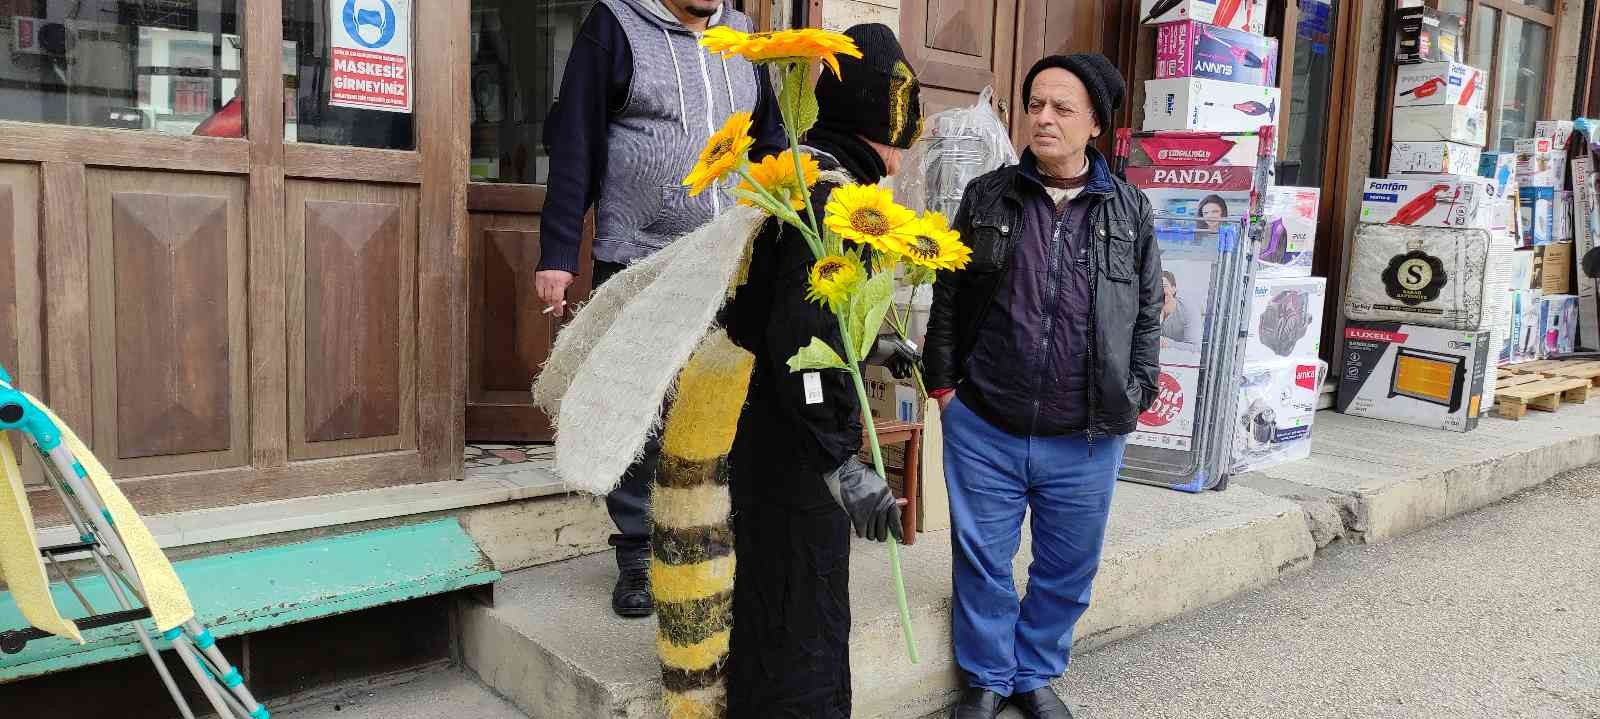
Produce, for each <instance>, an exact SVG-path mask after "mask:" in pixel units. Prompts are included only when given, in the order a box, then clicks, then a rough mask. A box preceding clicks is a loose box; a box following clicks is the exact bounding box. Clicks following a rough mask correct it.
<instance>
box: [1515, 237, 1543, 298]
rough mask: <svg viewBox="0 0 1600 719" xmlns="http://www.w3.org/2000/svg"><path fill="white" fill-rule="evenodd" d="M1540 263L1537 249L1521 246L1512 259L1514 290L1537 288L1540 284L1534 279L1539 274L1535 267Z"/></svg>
mask: <svg viewBox="0 0 1600 719" xmlns="http://www.w3.org/2000/svg"><path fill="white" fill-rule="evenodd" d="M1538 264H1539V254H1538V250H1537V249H1529V248H1521V249H1518V250H1517V254H1516V255H1515V256H1514V257H1513V258H1512V261H1511V282H1510V283H1509V284H1510V285H1511V289H1512V291H1516V290H1531V289H1536V288H1537V287H1538V286H1539V284H1538V282H1536V281H1535V280H1534V278H1535V277H1536V276H1537V273H1536V272H1535V269H1536V268H1537V267H1538Z"/></svg>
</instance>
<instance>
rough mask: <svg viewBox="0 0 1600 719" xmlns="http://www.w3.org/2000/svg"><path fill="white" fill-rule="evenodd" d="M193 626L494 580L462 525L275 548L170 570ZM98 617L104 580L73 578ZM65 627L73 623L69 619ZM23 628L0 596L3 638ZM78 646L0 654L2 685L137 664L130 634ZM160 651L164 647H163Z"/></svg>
mask: <svg viewBox="0 0 1600 719" xmlns="http://www.w3.org/2000/svg"><path fill="white" fill-rule="evenodd" d="M174 567H175V568H176V569H177V570H178V576H179V577H180V578H182V579H183V584H184V586H185V587H186V588H187V589H188V590H189V597H190V599H191V600H192V601H193V604H194V609H195V613H196V618H197V619H199V620H200V621H201V622H202V623H204V624H205V625H206V626H207V627H209V628H210V629H211V631H212V633H213V634H215V635H217V636H218V637H232V636H238V635H241V634H250V633H252V632H259V631H261V630H264V629H271V628H273V627H281V626H284V625H287V624H295V623H299V622H305V621H310V620H312V619H321V618H323V617H329V616H333V615H335V614H345V613H349V612H354V611H360V610H362V609H369V608H372V607H376V606H381V605H384V604H393V603H395V602H403V601H406V600H408V599H417V598H419V597H426V596H432V595H435V594H443V593H445V592H450V591H454V590H457V589H464V588H466V587H473V586H479V585H484V584H492V583H494V582H495V581H498V580H499V579H500V572H499V571H497V570H496V569H495V568H494V565H493V564H492V563H490V561H489V559H488V558H487V557H485V556H484V554H483V552H482V551H481V550H479V549H478V545H477V544H475V543H474V542H473V541H472V538H471V537H470V536H468V535H467V533H466V531H465V530H463V529H462V528H461V524H460V523H459V522H457V521H456V520H454V519H444V520H439V521H434V522H427V523H423V524H413V525H409V526H404V527H392V528H388V529H375V530H371V531H367V532H357V533H354V534H345V535H340V536H336V537H327V538H324V539H316V540H312V541H308V542H299V543H296V544H286V545H283V546H279V547H266V548H263V549H253V550H250V551H246V552H239V553H237V554H221V555H216V556H210V557H201V558H198V559H191V560H188V561H183V562H177V563H175V564H174ZM74 582H75V583H76V584H77V586H78V589H79V590H80V591H82V592H83V593H84V595H85V596H87V597H88V599H89V602H90V603H91V604H93V605H94V608H95V609H96V610H97V611H100V612H106V611H112V610H115V609H117V608H118V607H117V604H116V600H115V599H114V598H113V597H112V596H111V591H110V589H109V588H107V586H106V584H105V581H104V580H103V579H101V578H100V577H98V576H96V577H93V578H87V577H86V578H84V579H81V580H80V579H77V578H74ZM51 591H52V593H53V594H54V596H55V600H56V606H58V607H60V608H61V610H62V611H63V612H66V613H68V614H69V615H70V616H71V617H77V616H83V615H84V612H83V607H82V605H81V604H79V603H78V600H77V599H76V598H75V597H73V595H72V592H71V591H70V590H69V589H68V588H67V586H66V585H65V584H61V583H59V582H58V583H56V584H53V585H51ZM69 618H70V617H69ZM25 626H27V622H25V621H24V620H23V618H22V614H21V613H20V612H18V611H17V605H16V602H15V601H13V600H12V598H11V593H10V592H5V593H0V630H10V629H19V628H22V627H25ZM84 639H85V641H86V642H87V643H86V644H84V645H81V646H80V645H78V644H74V643H72V642H70V641H67V640H65V639H59V638H56V637H49V638H46V639H40V640H36V641H33V642H29V643H28V646H27V648H26V649H24V650H23V651H22V652H21V653H18V654H0V683H5V682H13V681H17V680H20V679H26V678H28V677H34V676H39V675H42V674H49V673H52V672H58V671H62V670H64V669H73V668H76V667H82V666H88V665H91V664H99V663H101V662H109V661H114V660H117V659H123V658H126V657H132V656H137V655H141V654H143V653H144V650H143V649H141V648H140V647H139V640H138V637H137V636H135V634H134V631H133V628H132V627H131V626H128V625H121V626H116V627H106V628H103V629H96V630H91V631H88V632H84ZM160 645H161V647H162V648H163V649H165V648H166V643H165V642H160Z"/></svg>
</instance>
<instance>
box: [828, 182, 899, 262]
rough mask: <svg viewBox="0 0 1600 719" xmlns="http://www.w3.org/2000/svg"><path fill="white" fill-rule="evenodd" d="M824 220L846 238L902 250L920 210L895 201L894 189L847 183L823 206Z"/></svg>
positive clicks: (876, 247)
mask: <svg viewBox="0 0 1600 719" xmlns="http://www.w3.org/2000/svg"><path fill="white" fill-rule="evenodd" d="M823 211H824V215H825V216H824V218H823V220H822V223H823V224H824V225H827V226H828V229H830V230H833V231H834V233H835V234H837V235H839V236H840V237H843V238H844V239H846V240H851V241H854V242H859V243H861V244H863V245H867V246H869V247H871V248H872V249H874V250H877V251H879V252H887V253H891V254H898V253H900V252H901V251H902V249H901V248H902V247H903V246H904V243H905V242H906V241H907V240H908V239H909V238H908V237H907V235H908V233H909V231H910V229H911V223H912V222H914V221H916V219H917V216H916V213H914V212H912V211H911V210H908V209H906V208H904V207H901V206H900V205H898V204H896V203H895V201H894V193H893V192H891V191H890V190H888V189H887V188H883V187H878V186H876V185H845V186H842V187H840V188H838V189H836V190H834V191H833V194H832V195H830V196H829V197H828V205H827V206H826V207H825V208H823Z"/></svg>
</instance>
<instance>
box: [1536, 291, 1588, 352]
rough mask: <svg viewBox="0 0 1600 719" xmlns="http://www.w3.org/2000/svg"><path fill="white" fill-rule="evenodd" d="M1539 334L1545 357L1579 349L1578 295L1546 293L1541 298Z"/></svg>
mask: <svg viewBox="0 0 1600 719" xmlns="http://www.w3.org/2000/svg"><path fill="white" fill-rule="evenodd" d="M1539 302H1540V307H1539V336H1540V338H1541V339H1542V340H1543V342H1544V354H1543V356H1544V357H1555V356H1557V355H1564V354H1571V353H1572V352H1573V350H1575V349H1577V339H1578V296H1577V295H1544V296H1543V297H1541V298H1540V300H1539Z"/></svg>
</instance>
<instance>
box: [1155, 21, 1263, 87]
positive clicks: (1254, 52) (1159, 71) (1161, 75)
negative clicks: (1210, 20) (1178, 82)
mask: <svg viewBox="0 0 1600 719" xmlns="http://www.w3.org/2000/svg"><path fill="white" fill-rule="evenodd" d="M1172 77H1202V78H1207V79H1211V80H1226V81H1228V82H1243V83H1247V84H1250V85H1269V86H1272V85H1277V84H1278V41H1277V40H1274V39H1272V38H1270V37H1264V36H1261V35H1252V34H1250V33H1247V32H1244V31H1242V30H1232V29H1229V28H1225V27H1217V26H1215V25H1207V24H1205V23H1202V22H1196V21H1194V20H1184V21H1181V22H1169V23H1166V24H1163V25H1161V26H1159V28H1158V30H1157V32H1156V78H1157V79H1166V78H1172Z"/></svg>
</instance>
